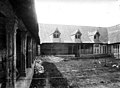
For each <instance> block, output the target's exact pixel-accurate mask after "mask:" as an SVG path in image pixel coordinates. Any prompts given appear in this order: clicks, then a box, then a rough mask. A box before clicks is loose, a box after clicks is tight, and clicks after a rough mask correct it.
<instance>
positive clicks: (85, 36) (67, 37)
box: [39, 24, 108, 43]
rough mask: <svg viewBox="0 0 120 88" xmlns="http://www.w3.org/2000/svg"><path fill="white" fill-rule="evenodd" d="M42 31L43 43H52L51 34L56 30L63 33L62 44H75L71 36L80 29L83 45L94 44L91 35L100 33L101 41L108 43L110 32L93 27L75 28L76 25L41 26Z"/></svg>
mask: <svg viewBox="0 0 120 88" xmlns="http://www.w3.org/2000/svg"><path fill="white" fill-rule="evenodd" d="M39 27H40V28H39V29H40V34H39V35H40V40H41V43H51V42H52V41H51V39H50V34H52V33H53V32H54V31H55V30H56V28H58V30H59V31H60V33H61V35H60V36H61V43H75V42H73V41H72V39H71V34H73V33H75V32H77V31H78V29H80V32H81V33H82V36H81V40H82V43H93V41H92V40H91V39H90V36H89V33H92V32H96V31H99V33H100V41H101V42H102V43H107V42H108V31H107V29H106V28H102V27H91V26H75V25H56V24H39Z"/></svg>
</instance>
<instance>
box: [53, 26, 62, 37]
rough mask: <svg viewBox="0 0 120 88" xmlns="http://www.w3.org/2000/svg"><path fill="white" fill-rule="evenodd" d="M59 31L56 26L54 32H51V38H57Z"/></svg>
mask: <svg viewBox="0 0 120 88" xmlns="http://www.w3.org/2000/svg"><path fill="white" fill-rule="evenodd" d="M60 34H61V33H60V32H59V30H58V28H56V30H55V32H54V33H53V38H59V37H60Z"/></svg>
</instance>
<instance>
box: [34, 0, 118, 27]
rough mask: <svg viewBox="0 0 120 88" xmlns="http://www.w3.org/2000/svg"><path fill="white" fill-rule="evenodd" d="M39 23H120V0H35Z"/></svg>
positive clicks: (104, 24) (101, 25)
mask: <svg viewBox="0 0 120 88" xmlns="http://www.w3.org/2000/svg"><path fill="white" fill-rule="evenodd" d="M35 6H36V12H37V18H38V22H39V23H45V24H64V25H79V26H98V27H109V26H114V25H117V24H120V0H35Z"/></svg>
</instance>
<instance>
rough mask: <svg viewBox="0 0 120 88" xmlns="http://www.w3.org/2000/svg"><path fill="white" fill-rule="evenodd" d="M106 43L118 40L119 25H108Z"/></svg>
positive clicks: (119, 38)
mask: <svg viewBox="0 0 120 88" xmlns="http://www.w3.org/2000/svg"><path fill="white" fill-rule="evenodd" d="M107 29H108V39H109V40H108V43H118V42H120V25H115V26H112V27H108V28H107Z"/></svg>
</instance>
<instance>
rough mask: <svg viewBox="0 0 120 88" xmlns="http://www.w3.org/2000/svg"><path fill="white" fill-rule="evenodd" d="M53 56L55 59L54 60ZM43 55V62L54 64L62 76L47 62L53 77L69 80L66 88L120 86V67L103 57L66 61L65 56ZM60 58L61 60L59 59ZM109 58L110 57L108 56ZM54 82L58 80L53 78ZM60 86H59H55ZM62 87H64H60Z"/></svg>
mask: <svg viewBox="0 0 120 88" xmlns="http://www.w3.org/2000/svg"><path fill="white" fill-rule="evenodd" d="M52 58H53V60H52ZM52 58H51V57H42V60H43V62H50V63H52V64H54V66H55V67H56V68H55V69H57V71H59V74H60V75H61V76H58V75H57V72H56V71H55V70H53V66H52V65H49V66H46V65H48V64H45V66H46V69H49V73H50V74H51V75H52V76H50V77H51V79H52V77H53V79H54V77H55V78H56V79H57V77H58V79H57V80H60V78H59V77H62V78H65V79H66V80H67V85H68V86H69V87H64V88H120V69H119V68H112V67H111V66H110V64H111V62H110V61H109V63H108V62H106V60H104V58H103V59H99V60H98V59H97V60H96V59H79V60H68V61H64V60H63V59H64V58H62V59H61V58H58V57H57V58H56V57H52ZM55 58H56V60H57V61H55ZM58 59H59V60H58ZM108 59H109V58H108ZM53 79H52V81H53V83H57V82H58V81H56V80H53ZM60 82H61V81H60ZM53 88H58V87H53ZM59 88H62V87H59Z"/></svg>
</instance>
